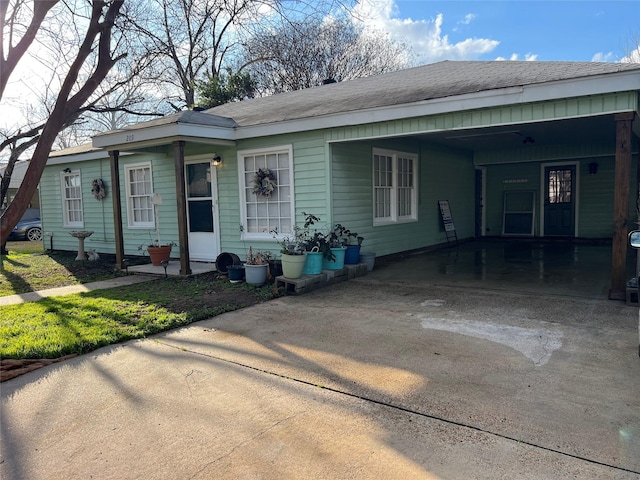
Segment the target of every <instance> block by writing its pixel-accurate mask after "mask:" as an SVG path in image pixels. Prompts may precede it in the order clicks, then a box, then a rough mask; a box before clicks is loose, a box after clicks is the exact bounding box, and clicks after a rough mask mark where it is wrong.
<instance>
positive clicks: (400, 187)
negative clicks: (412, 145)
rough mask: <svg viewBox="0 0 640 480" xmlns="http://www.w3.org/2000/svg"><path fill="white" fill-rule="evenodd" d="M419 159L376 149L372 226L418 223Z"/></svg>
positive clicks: (374, 155)
mask: <svg viewBox="0 0 640 480" xmlns="http://www.w3.org/2000/svg"><path fill="white" fill-rule="evenodd" d="M417 169H418V157H417V155H414V154H411V153H401V152H394V151H390V150H379V149H374V150H373V223H374V225H383V224H387V223H400V222H410V221H416V220H417V218H418V214H417V213H418V207H417V198H418V195H417V184H416V182H417V174H418V172H417Z"/></svg>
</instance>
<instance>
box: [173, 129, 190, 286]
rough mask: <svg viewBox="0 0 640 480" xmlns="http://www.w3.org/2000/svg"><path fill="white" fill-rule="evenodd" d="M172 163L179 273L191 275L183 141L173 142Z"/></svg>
mask: <svg viewBox="0 0 640 480" xmlns="http://www.w3.org/2000/svg"><path fill="white" fill-rule="evenodd" d="M173 164H174V166H175V172H176V203H177V208H178V240H179V242H180V275H191V264H190V260H189V234H188V232H187V197H186V192H185V186H184V182H185V174H184V141H182V140H179V141H176V142H173Z"/></svg>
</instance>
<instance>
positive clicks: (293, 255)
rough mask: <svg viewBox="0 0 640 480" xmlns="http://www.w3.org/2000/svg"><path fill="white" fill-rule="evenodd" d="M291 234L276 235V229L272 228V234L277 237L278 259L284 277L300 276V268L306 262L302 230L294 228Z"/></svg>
mask: <svg viewBox="0 0 640 480" xmlns="http://www.w3.org/2000/svg"><path fill="white" fill-rule="evenodd" d="M294 232H295V233H294V235H293V236H284V237H278V231H277V230H274V231H273V232H272V234H273V235H274V237H276V238H279V242H278V243H279V244H280V259H281V262H282V274H283V275H284V276H285V277H286V278H292V279H295V278H300V276H302V270H303V268H304V264H305V262H306V259H307V258H306V255H307V252H306V251H305V244H304V232H303V231H302V230H301V229H298V228H294Z"/></svg>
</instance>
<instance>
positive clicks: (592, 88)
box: [236, 70, 640, 140]
mask: <svg viewBox="0 0 640 480" xmlns="http://www.w3.org/2000/svg"><path fill="white" fill-rule="evenodd" d="M632 74H633V75H632ZM633 90H640V74H639V72H638V71H637V70H636V71H630V72H621V73H618V74H615V75H599V76H598V77H586V78H579V79H572V80H562V81H556V82H547V83H544V84H534V85H527V86H524V87H522V86H519V87H508V88H503V89H497V90H485V91H482V92H477V93H468V94H464V95H457V96H453V97H444V98H435V99H432V100H425V101H422V102H416V103H411V104H402V105H394V106H390V107H379V108H371V109H366V110H358V111H354V112H345V113H339V114H335V115H326V116H323V117H315V118H310V119H300V120H292V121H287V122H278V123H274V124H270V125H255V126H247V127H239V128H238V130H237V135H236V138H237V139H238V140H241V139H247V138H253V137H263V136H270V135H279V134H284V133H299V132H303V131H308V130H319V129H326V128H335V127H343V126H344V127H349V126H354V125H362V124H367V123H376V122H386V121H393V120H400V119H403V118H414V117H421V116H427V115H438V114H443V113H453V112H460V111H465V110H477V109H481V108H491V107H502V106H507V105H516V104H521V103H532V102H541V101H546V100H557V99H562V98H571V97H582V96H588V95H602V94H607V93H614V92H624V91H633ZM283 125H284V126H285V127H284V128H283Z"/></svg>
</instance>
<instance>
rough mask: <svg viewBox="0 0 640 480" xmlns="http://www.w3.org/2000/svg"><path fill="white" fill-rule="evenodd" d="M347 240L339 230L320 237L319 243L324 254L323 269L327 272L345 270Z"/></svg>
mask: <svg viewBox="0 0 640 480" xmlns="http://www.w3.org/2000/svg"><path fill="white" fill-rule="evenodd" d="M344 241H345V239H344V238H343V237H342V235H341V234H340V230H339V229H337V228H335V227H334V228H333V229H331V231H330V232H329V233H328V234H327V235H324V236H322V235H318V243H319V244H320V245H321V247H320V248H321V250H322V251H323V252H324V256H323V259H322V268H323V269H325V270H340V269H342V268H344V255H345V253H346V250H347V247H345V245H344Z"/></svg>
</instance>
